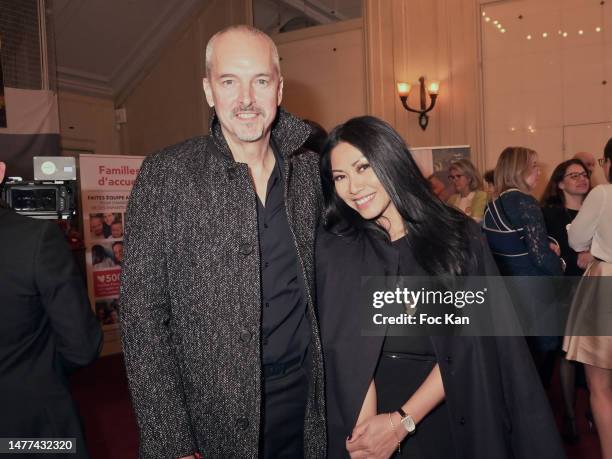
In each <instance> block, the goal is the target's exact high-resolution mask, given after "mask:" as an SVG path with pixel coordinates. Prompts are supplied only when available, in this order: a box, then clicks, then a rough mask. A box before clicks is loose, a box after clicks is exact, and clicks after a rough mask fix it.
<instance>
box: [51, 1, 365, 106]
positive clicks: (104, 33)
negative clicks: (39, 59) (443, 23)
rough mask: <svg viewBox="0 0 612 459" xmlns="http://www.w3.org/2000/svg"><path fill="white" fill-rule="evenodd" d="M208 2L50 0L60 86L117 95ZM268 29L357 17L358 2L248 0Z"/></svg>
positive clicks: (147, 66) (262, 24)
mask: <svg viewBox="0 0 612 459" xmlns="http://www.w3.org/2000/svg"><path fill="white" fill-rule="evenodd" d="M210 1H211V0H51V5H52V11H51V13H52V18H53V23H54V27H55V46H56V49H55V51H56V60H57V81H58V86H59V88H60V89H66V90H70V91H74V92H79V93H84V94H89V95H95V96H103V97H108V98H113V99H117V98H118V97H121V96H125V95H126V93H127V92H129V91H130V90H131V88H132V87H133V86H134V85H135V84H136V83H137V82H138V81H139V78H142V77H143V76H144V73H145V72H146V69H147V68H150V67H151V66H152V65H153V64H154V62H155V61H156V59H158V57H159V54H160V52H161V50H162V49H163V47H164V45H165V44H166V42H167V41H168V39H170V37H171V36H172V35H173V33H175V31H177V30H180V28H181V27H182V26H183V25H184V24H185V23H186V22H187V21H188V20H189V19H190V18H193V17H195V16H197V15H198V14H199V13H201V11H202V10H203V9H204V8H205V7H206V6H207V5H208V4H209V3H210ZM253 10H254V12H255V14H254V16H255V19H256V21H255V22H256V24H255V25H256V26H258V27H260V28H261V29H263V30H266V31H268V32H269V33H275V32H278V31H279V29H280V28H281V27H280V26H281V25H282V24H285V23H287V22H288V21H289V20H290V19H292V18H295V17H299V16H302V17H306V18H308V19H309V20H310V21H311V24H325V23H329V22H334V21H338V20H345V19H349V18H351V17H357V16H360V15H361V0H253Z"/></svg>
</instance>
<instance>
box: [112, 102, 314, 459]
mask: <svg viewBox="0 0 612 459" xmlns="http://www.w3.org/2000/svg"><path fill="white" fill-rule="evenodd" d="M309 132H310V130H309V127H308V126H307V125H306V124H305V123H303V122H302V121H300V120H298V119H297V118H295V117H293V116H291V115H290V114H288V113H286V112H284V111H283V110H282V109H281V110H279V114H278V116H277V120H276V122H275V125H274V127H273V130H272V138H273V141H274V142H275V143H276V145H277V146H278V148H279V150H280V154H282V155H283V157H284V159H285V166H284V167H285V170H284V182H285V183H284V187H285V188H284V193H285V204H286V209H287V215H288V221H289V226H290V228H291V230H292V235H293V237H294V240H295V242H296V249H297V253H298V258H299V264H300V266H301V267H302V269H303V275H304V278H305V279H306V282H307V286H308V291H307V292H306V295H307V300H308V310H307V316H308V319H309V322H310V325H311V333H312V340H311V345H310V349H311V352H310V356H311V361H310V362H309V367H310V372H309V374H310V385H309V397H308V402H307V408H306V419H305V424H304V443H305V456H306V457H309V458H310V457H312V458H320V457H324V456H325V449H326V438H325V406H324V388H323V381H324V379H323V361H322V356H321V341H320V335H319V327H318V323H317V319H316V314H315V308H314V302H313V298H314V239H315V229H316V227H317V224H318V221H319V218H320V214H321V206H322V201H321V192H320V177H319V171H318V158H317V156H316V155H315V154H314V153H312V152H309V151H305V150H303V149H302V148H301V147H302V145H303V143H304V142H305V140H306V138H307V136H308V134H309ZM256 199H257V197H256V194H255V190H254V187H253V185H252V180H251V178H250V175H249V170H248V166H247V165H246V164H242V163H237V162H236V161H234V160H233V158H232V156H231V153H230V151H229V148H228V146H227V143H226V142H225V139H224V138H223V135H222V133H221V128H220V125H219V124H218V121H217V120H216V118H215V117H214V116H213V121H212V123H211V134H210V135H208V136H201V137H196V138H193V139H190V140H187V141H185V142H183V143H181V144H178V145H175V146H172V147H168V148H166V149H164V150H162V151H159V152H156V153H154V154H153V155H151V156H149V157H148V158H146V159H145V161H144V162H143V164H142V168H141V170H140V173H139V176H138V179H137V181H136V184H135V186H134V188H133V190H132V195H131V197H130V201H129V204H128V210H127V214H126V236H125V259H124V265H123V272H122V281H121V312H120V315H121V332H122V338H123V349H124V354H125V363H126V368H127V374H128V378H129V386H130V392H131V396H132V402H133V406H134V410H135V412H136V416H137V421H138V425H139V430H140V457H142V458H160V459H161V458H164V459H166V458H175V457H180V456H183V455H188V454H192V453H193V452H194V451H200V452H201V453H202V454H203V455H204V457H207V458H209V457H223V458H225V457H240V458H251V457H257V456H258V453H259V440H260V417H261V406H262V387H263V379H262V371H261V336H260V335H261V317H262V312H261V284H260V259H259V242H258V230H257V213H256V212H257V201H256Z"/></svg>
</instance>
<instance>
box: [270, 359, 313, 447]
mask: <svg viewBox="0 0 612 459" xmlns="http://www.w3.org/2000/svg"><path fill="white" fill-rule="evenodd" d="M264 386H265V396H264V397H265V398H264V410H263V415H262V416H263V422H262V425H263V426H264V428H263V441H262V443H263V454H262V457H264V458H266V459H272V458H281V457H282V458H303V457H304V416H305V414H306V400H307V397H308V375H307V374H306V370H305V368H304V367H302V366H298V367H297V368H296V369H295V370H294V371H292V372H290V373H287V374H284V375H281V376H276V377H269V378H266V379H265V383H264Z"/></svg>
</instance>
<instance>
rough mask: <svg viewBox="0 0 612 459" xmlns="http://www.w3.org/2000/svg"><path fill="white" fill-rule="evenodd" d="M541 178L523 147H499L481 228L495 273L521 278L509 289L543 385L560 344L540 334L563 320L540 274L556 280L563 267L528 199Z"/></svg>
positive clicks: (535, 207) (551, 290) (531, 153)
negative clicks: (492, 192)
mask: <svg viewBox="0 0 612 459" xmlns="http://www.w3.org/2000/svg"><path fill="white" fill-rule="evenodd" d="M540 174H541V171H540V167H539V165H538V157H537V153H536V152H535V151H534V150H531V149H529V148H525V147H508V148H506V149H504V151H502V153H501V155H500V156H499V159H498V160H497V165H496V166H495V191H496V192H497V194H498V196H497V198H496V199H495V200H494V201H492V202H490V203H489V204H488V205H487V209H486V211H485V217H484V224H483V230H484V232H485V234H486V235H487V240H488V242H489V246H490V247H491V251H492V252H493V256H494V258H495V261H496V262H497V266H498V268H499V271H500V273H501V274H502V275H503V276H521V279H518V280H515V281H512V282H511V284H512V285H513V287H514V288H511V289H510V290H511V291H513V292H514V295H515V296H514V299H515V302H516V305H517V307H518V309H519V310H520V311H521V312H522V317H523V319H524V325H525V334H526V335H527V336H529V339H528V343H529V346H530V348H531V351H532V354H533V357H534V360H535V363H536V366H537V367H538V370H539V371H540V377H541V378H542V381H543V382H544V383H545V384H547V383H548V382H549V380H550V378H549V375H548V373H549V372H548V371H547V368H549V367H550V365H549V364H548V363H547V362H548V361H549V360H550V358H551V356H552V352H553V351H555V350H556V349H557V348H558V347H559V344H560V340H559V338H558V336H541V335H542V334H546V333H543V330H544V329H545V328H547V327H548V329H549V330H552V329H554V328H555V324H557V323H561V321H562V318H561V317H560V316H558V315H557V314H558V311H557V308H556V307H555V302H554V301H555V300H554V295H555V288H554V286H553V283H552V282H549V281H547V280H544V279H542V276H546V277H548V276H561V275H563V268H562V262H561V259H560V258H559V254H560V252H559V246H558V244H555V243H551V241H550V240H549V238H548V235H547V232H546V224H545V222H544V215H543V214H542V210H541V208H540V205H539V203H538V201H537V200H536V199H535V198H534V197H533V196H532V195H531V192H532V191H533V189H534V188H535V186H536V183H537V181H538V179H539V177H540ZM534 276H537V277H538V278H537V279H536V278H535V277H534ZM527 277H533V278H531V279H530V278H527ZM553 333H554V332H552V331H551V332H550V333H549V334H553ZM554 334H557V335H558V334H559V333H558V332H557V333H554ZM538 335H540V336H538Z"/></svg>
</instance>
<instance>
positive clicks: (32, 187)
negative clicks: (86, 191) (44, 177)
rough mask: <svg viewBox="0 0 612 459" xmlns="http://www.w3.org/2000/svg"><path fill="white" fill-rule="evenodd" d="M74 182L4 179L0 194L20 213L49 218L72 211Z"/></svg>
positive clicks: (63, 217) (72, 214) (74, 201)
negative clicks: (12, 180) (5, 181)
mask: <svg viewBox="0 0 612 459" xmlns="http://www.w3.org/2000/svg"><path fill="white" fill-rule="evenodd" d="M75 184H76V182H75V181H72V180H69V181H57V180H56V181H33V182H22V181H15V182H11V181H9V182H7V183H6V184H5V185H4V187H3V188H2V190H1V191H0V197H1V198H2V199H3V200H4V201H5V202H6V203H7V204H8V205H9V207H10V208H11V209H13V210H15V211H16V212H17V213H19V214H21V215H25V216H28V217H34V218H42V219H49V220H57V219H68V218H71V217H73V216H74V215H75V214H76V199H75Z"/></svg>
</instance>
